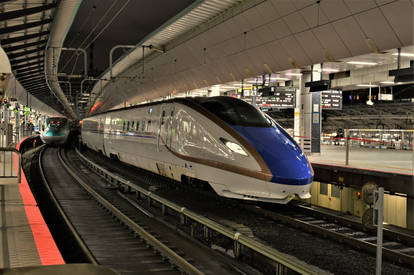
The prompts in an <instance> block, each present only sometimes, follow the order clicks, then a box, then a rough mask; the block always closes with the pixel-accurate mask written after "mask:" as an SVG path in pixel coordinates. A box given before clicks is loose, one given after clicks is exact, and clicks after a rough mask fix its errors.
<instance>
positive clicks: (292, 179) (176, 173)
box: [81, 96, 313, 204]
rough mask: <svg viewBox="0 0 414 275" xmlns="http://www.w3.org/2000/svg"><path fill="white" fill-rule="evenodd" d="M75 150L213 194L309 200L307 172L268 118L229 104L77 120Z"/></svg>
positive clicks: (170, 106) (148, 108)
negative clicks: (78, 142) (79, 125)
mask: <svg viewBox="0 0 414 275" xmlns="http://www.w3.org/2000/svg"><path fill="white" fill-rule="evenodd" d="M81 142H82V143H83V145H86V146H87V147H89V148H91V149H93V150H96V151H98V152H101V153H103V154H104V155H106V156H108V157H113V158H118V159H119V160H121V161H122V162H125V163H128V164H131V165H133V166H136V167H140V168H143V169H146V170H149V171H152V172H154V173H157V174H160V175H162V176H165V177H169V178H172V179H175V180H177V181H181V182H187V183H188V182H194V181H197V182H202V183H207V184H208V185H210V186H211V188H212V189H213V190H214V191H215V192H216V193H217V194H218V195H219V196H223V197H227V198H234V199H242V200H249V201H263V202H272V203H281V204H286V203H288V202H289V201H290V200H292V199H293V198H294V197H295V196H297V197H299V198H302V199H306V198H310V193H309V191H310V187H311V183H312V177H313V170H312V167H311V165H310V163H309V161H308V159H307V158H306V156H305V154H304V153H303V152H302V150H301V149H300V148H299V146H298V145H297V144H296V142H295V141H294V140H293V139H292V138H291V137H290V136H289V134H287V133H286V132H285V130H284V129H283V128H282V127H280V126H279V125H278V124H277V123H276V122H275V121H274V120H272V119H271V118H270V117H269V116H267V115H265V114H264V113H262V112H261V111H260V110H258V109H256V108H254V107H253V106H252V105H250V104H248V103H246V102H244V101H242V100H239V99H236V98H232V97H225V96H219V97H204V98H177V99H172V100H168V101H161V102H155V103H150V104H145V105H139V106H135V107H129V108H124V109H119V110H113V111H109V112H106V113H101V114H98V115H95V116H91V117H88V118H86V119H84V120H83V121H82V135H81Z"/></svg>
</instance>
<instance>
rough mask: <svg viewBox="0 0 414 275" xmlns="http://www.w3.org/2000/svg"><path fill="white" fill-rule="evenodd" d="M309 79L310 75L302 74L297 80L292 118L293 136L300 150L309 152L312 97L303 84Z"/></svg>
mask: <svg viewBox="0 0 414 275" xmlns="http://www.w3.org/2000/svg"><path fill="white" fill-rule="evenodd" d="M310 79H311V74H310V73H303V74H302V75H301V76H300V78H299V85H298V87H299V89H297V90H296V108H295V117H294V136H295V139H296V141H297V142H298V143H299V145H300V146H301V148H302V149H303V150H304V151H305V152H307V153H310V152H311V142H310V141H311V139H310V137H311V115H312V109H311V107H312V97H311V94H310V93H309V88H305V83H306V82H309V81H310Z"/></svg>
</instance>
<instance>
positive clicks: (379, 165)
mask: <svg viewBox="0 0 414 275" xmlns="http://www.w3.org/2000/svg"><path fill="white" fill-rule="evenodd" d="M345 154H346V151H345V147H344V146H331V145H322V147H321V154H320V155H317V154H315V155H312V156H310V157H309V160H310V161H311V163H318V164H324V165H339V166H345ZM349 167H353V168H357V169H367V170H375V171H380V172H387V173H398V174H405V175H414V152H413V151H404V150H391V149H368V148H354V147H351V148H350V152H349Z"/></svg>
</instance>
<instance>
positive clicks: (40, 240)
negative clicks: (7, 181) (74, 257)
mask: <svg viewBox="0 0 414 275" xmlns="http://www.w3.org/2000/svg"><path fill="white" fill-rule="evenodd" d="M22 142H23V140H22V141H20V142H19V144H17V146H16V148H17V150H19V149H20V145H21V143H22ZM14 167H15V169H17V155H15V157H14ZM21 170H22V171H21V173H22V174H21V183H20V184H19V189H20V194H21V196H22V199H23V204H24V209H25V211H26V216H27V219H28V221H29V224H30V228H31V229H32V233H33V237H34V240H35V243H36V247H37V252H38V253H39V257H40V260H41V262H42V265H58V264H65V261H64V260H63V257H62V255H61V254H60V251H59V249H58V248H57V246H56V243H55V240H54V239H53V237H52V234H50V231H49V228H48V227H47V225H46V223H45V221H44V219H43V216H42V213H40V210H39V207H38V206H37V203H36V200H35V198H34V197H33V194H32V191H31V190H30V187H29V184H28V183H27V180H26V177H25V175H24V173H23V169H21ZM16 172H17V171H16Z"/></svg>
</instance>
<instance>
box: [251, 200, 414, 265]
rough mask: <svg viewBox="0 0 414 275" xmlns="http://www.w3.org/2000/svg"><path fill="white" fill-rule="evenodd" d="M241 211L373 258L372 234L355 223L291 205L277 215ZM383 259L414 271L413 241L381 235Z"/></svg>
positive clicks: (261, 210)
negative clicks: (330, 241)
mask: <svg viewBox="0 0 414 275" xmlns="http://www.w3.org/2000/svg"><path fill="white" fill-rule="evenodd" d="M243 207H244V208H245V209H248V210H249V211H252V212H253V213H257V214H259V215H264V216H266V217H269V218H271V219H274V220H277V221H281V222H283V223H285V224H289V225H291V226H293V227H295V228H301V229H303V230H305V231H307V232H311V233H316V234H318V235H320V236H323V237H328V238H331V239H333V240H335V241H338V242H341V243H346V244H348V245H350V246H352V247H354V248H356V249H359V250H360V249H362V250H364V251H367V252H368V253H371V254H373V255H375V253H376V249H377V245H376V242H377V237H376V231H372V230H368V231H367V230H365V229H364V228H363V226H362V225H361V224H359V223H356V222H354V221H351V220H349V219H345V218H343V217H340V216H337V215H330V214H327V213H322V212H320V211H317V210H314V209H312V208H310V207H306V206H303V205H298V204H297V205H292V206H291V207H289V208H284V209H283V210H282V211H280V207H273V206H272V207H270V208H271V209H272V208H273V209H274V210H269V209H266V208H256V207H251V206H246V205H245V206H243ZM382 253H383V256H384V257H385V258H386V259H388V260H390V261H393V262H397V263H403V264H407V265H409V266H411V267H412V268H414V237H413V236H409V235H406V234H403V233H398V232H393V231H391V230H385V231H384V240H383V252H382Z"/></svg>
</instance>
